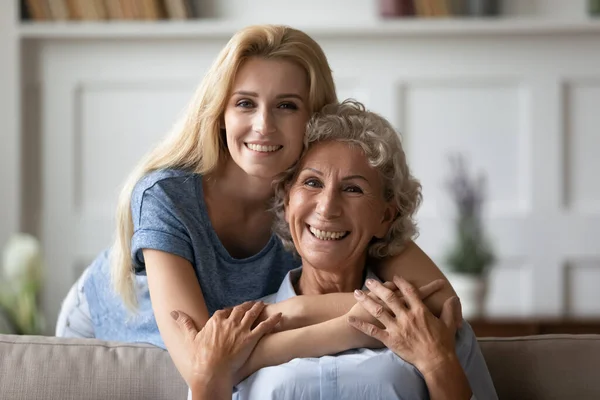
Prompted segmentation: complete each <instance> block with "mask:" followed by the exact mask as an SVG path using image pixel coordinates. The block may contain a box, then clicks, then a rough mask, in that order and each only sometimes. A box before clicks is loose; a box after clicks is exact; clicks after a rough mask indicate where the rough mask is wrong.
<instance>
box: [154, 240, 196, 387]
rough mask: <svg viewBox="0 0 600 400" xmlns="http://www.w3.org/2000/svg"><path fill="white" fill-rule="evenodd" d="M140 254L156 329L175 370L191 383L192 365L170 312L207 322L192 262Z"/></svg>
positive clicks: (171, 257)
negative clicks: (146, 277)
mask: <svg viewBox="0 0 600 400" xmlns="http://www.w3.org/2000/svg"><path fill="white" fill-rule="evenodd" d="M143 253H144V259H145V261H146V274H147V275H148V287H149V289H150V297H151V299H152V308H153V310H154V315H155V316H156V323H157V324H158V329H159V331H160V334H161V336H162V338H163V340H164V342H165V345H166V347H167V350H168V351H169V354H170V355H171V358H172V359H173V362H174V363H175V366H176V367H177V370H178V371H179V373H180V374H181V376H182V377H183V379H184V380H185V381H186V382H187V383H188V385H190V383H191V365H190V361H189V355H188V354H187V350H186V346H185V341H184V336H183V334H182V332H181V330H180V329H179V328H178V327H177V324H176V322H175V321H174V320H173V318H171V314H170V313H171V312H172V311H173V310H181V311H183V312H184V313H186V314H187V315H189V316H190V317H191V318H192V320H193V321H194V324H195V325H196V326H197V327H198V329H202V327H204V325H205V324H206V321H208V309H207V308H206V304H205V302H204V296H203V295H202V290H201V289H200V284H199V283H198V279H197V278H196V275H195V273H194V269H193V267H192V265H191V263H190V262H189V261H187V260H185V259H184V258H181V257H179V256H176V255H173V254H169V253H165V252H162V251H158V250H150V249H144V250H143Z"/></svg>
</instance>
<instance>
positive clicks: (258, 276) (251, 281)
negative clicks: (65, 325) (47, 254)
mask: <svg viewBox="0 0 600 400" xmlns="http://www.w3.org/2000/svg"><path fill="white" fill-rule="evenodd" d="M131 212H132V218H133V227H134V234H133V238H132V240H131V257H132V266H133V268H134V269H135V272H136V290H137V294H138V303H139V307H138V311H137V313H136V314H132V313H131V312H129V311H128V310H127V309H126V308H125V306H124V304H123V303H122V301H121V299H120V297H119V296H118V295H117V294H115V293H114V292H113V290H112V288H111V285H110V273H109V271H110V267H109V262H108V253H107V252H103V253H102V254H100V256H99V257H98V258H97V259H96V260H95V261H94V262H93V263H92V265H91V266H90V273H89V275H88V277H87V279H86V282H85V283H84V292H85V294H86V298H87V300H88V303H89V306H90V314H91V316H92V321H93V322H94V330H95V336H96V337H97V338H99V339H104V340H118V341H126V342H147V343H151V344H154V345H156V346H159V347H163V348H164V347H165V345H164V342H163V341H162V339H161V337H160V333H159V332H158V326H157V325H156V320H155V318H154V312H153V311H152V304H151V302H150V294H149V291H148V284H147V278H146V276H145V273H146V271H145V264H144V257H143V254H142V250H143V249H155V250H161V251H164V252H167V253H171V254H175V255H178V256H180V257H183V258H185V259H186V260H188V261H189V262H190V263H191V264H192V266H193V267H194V271H195V273H196V277H197V278H198V281H199V283H200V287H201V288H202V293H203V295H204V300H205V302H206V306H207V308H208V312H209V314H210V315H212V314H213V313H214V312H215V311H217V310H219V309H222V308H225V307H230V306H234V305H237V304H240V303H243V302H244V301H248V300H256V299H259V298H261V297H264V296H266V295H268V294H271V293H273V292H275V291H277V289H278V288H279V285H280V284H281V282H282V281H283V278H284V277H285V275H286V274H287V272H288V271H290V270H291V269H293V268H296V267H298V266H299V265H300V260H298V259H294V258H293V256H292V255H291V254H290V253H288V252H286V251H285V249H284V248H283V245H282V244H281V242H280V241H279V239H277V237H276V236H275V235H272V236H271V238H270V239H269V242H268V243H267V244H266V245H265V247H264V248H263V249H262V250H261V251H260V252H258V253H257V254H255V255H253V256H251V257H248V258H244V259H237V258H234V257H232V256H231V255H230V254H229V253H228V252H227V250H226V249H225V247H224V246H223V244H222V243H221V241H220V240H219V238H218V236H217V234H216V232H215V231H214V229H213V228H212V224H211V222H210V219H209V217H208V212H207V209H206V204H205V202H204V193H203V189H202V176H200V175H198V174H195V173H192V172H187V171H182V170H172V169H169V170H159V171H154V172H151V173H149V174H148V175H146V176H145V177H143V178H142V179H140V181H139V182H138V183H137V185H136V186H135V188H134V190H133V193H132V197H131Z"/></svg>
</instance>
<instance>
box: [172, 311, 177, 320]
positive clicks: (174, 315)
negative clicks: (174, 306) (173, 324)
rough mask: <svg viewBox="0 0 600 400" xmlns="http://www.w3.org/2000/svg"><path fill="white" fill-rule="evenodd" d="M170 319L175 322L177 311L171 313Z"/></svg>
mask: <svg viewBox="0 0 600 400" xmlns="http://www.w3.org/2000/svg"><path fill="white" fill-rule="evenodd" d="M171 318H173V319H174V320H175V321H177V318H179V313H178V312H177V311H171Z"/></svg>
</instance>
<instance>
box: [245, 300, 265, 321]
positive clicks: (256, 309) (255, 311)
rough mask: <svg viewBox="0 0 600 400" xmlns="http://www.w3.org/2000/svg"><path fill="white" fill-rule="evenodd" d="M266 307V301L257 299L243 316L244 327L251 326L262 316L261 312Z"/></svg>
mask: <svg viewBox="0 0 600 400" xmlns="http://www.w3.org/2000/svg"><path fill="white" fill-rule="evenodd" d="M264 308H265V303H263V302H262V301H257V302H256V303H254V304H253V305H252V307H251V308H250V309H249V310H248V311H246V314H245V315H244V317H243V318H242V326H243V327H248V328H249V327H251V326H252V325H254V322H256V319H257V318H258V317H259V316H260V313H261V312H262V310H263V309H264Z"/></svg>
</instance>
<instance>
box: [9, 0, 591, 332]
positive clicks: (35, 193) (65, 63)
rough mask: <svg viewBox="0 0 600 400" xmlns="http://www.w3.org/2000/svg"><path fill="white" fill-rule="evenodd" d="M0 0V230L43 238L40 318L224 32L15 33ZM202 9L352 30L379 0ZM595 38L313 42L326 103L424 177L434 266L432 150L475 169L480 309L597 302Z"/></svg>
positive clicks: (436, 199)
mask: <svg viewBox="0 0 600 400" xmlns="http://www.w3.org/2000/svg"><path fill="white" fill-rule="evenodd" d="M6 4H7V3H3V4H0V15H2V16H3V18H1V19H0V21H1V22H0V23H1V25H0V33H2V35H0V51H1V52H2V53H3V56H6V62H4V59H3V62H2V63H0V69H1V70H0V72H2V73H1V74H0V89H2V90H1V91H0V106H2V107H0V117H2V118H0V127H1V128H2V132H1V133H0V135H2V136H0V137H2V144H3V146H0V163H3V164H2V165H1V166H3V167H4V168H2V169H1V170H0V187H1V188H3V189H5V188H7V190H5V191H4V190H3V191H0V202H1V203H0V206H1V207H0V217H1V219H0V221H1V222H2V223H1V224H0V239H2V238H6V237H7V236H8V234H9V233H10V232H14V231H15V230H17V229H19V228H21V229H23V228H26V229H28V230H31V231H34V232H36V233H38V234H39V236H40V237H41V239H42V240H43V243H44V249H45V253H46V256H47V261H48V272H47V280H48V285H47V288H46V291H45V293H44V306H45V311H46V315H47V317H48V319H49V320H50V321H52V320H53V319H54V317H55V316H56V313H57V311H58V307H59V304H60V300H61V299H62V297H63V296H64V294H65V293H66V291H67V289H68V287H69V285H70V284H71V282H73V280H74V279H75V278H76V277H77V275H78V273H79V272H80V271H81V269H82V268H84V267H85V266H86V265H87V264H88V263H89V262H90V260H91V259H92V258H93V257H94V256H95V255H96V253H97V252H98V251H99V250H100V249H102V248H103V247H105V246H106V245H108V244H109V243H110V238H111V235H112V229H113V219H112V216H113V212H114V206H115V201H116V194H117V191H118V187H119V185H120V184H121V182H122V181H123V178H124V177H125V175H126V174H127V173H128V172H129V170H130V169H131V167H132V166H133V164H134V163H135V161H136V160H137V159H138V158H139V157H140V156H141V154H142V153H143V152H144V151H145V150H146V149H148V148H149V147H150V146H151V145H152V143H154V142H155V141H156V140H158V139H159V138H160V137H161V136H162V134H163V133H164V132H165V131H166V130H167V128H168V127H169V126H170V124H171V123H172V121H173V120H174V119H175V117H176V115H177V113H178V112H180V110H181V109H182V107H183V105H184V104H185V102H186V101H187V99H188V98H189V96H190V95H191V92H192V90H193V88H194V87H195V85H196V84H197V82H198V81H199V79H200V77H201V75H202V73H203V71H205V70H206V68H207V67H208V65H209V63H210V62H211V60H212V59H213V58H214V56H215V55H216V54H217V52H218V50H219V49H220V48H221V47H222V46H223V44H224V43H225V41H226V38H225V37H221V36H218V35H217V36H210V35H207V36H202V35H197V36H194V35H191V36H190V37H187V38H177V37H172V38H168V39H167V38H160V37H158V38H154V39H152V38H141V39H137V40H132V39H123V38H117V39H116V40H115V39H114V38H105V39H102V38H100V39H85V38H84V37H83V36H82V37H78V36H76V35H74V36H71V37H70V39H52V38H42V39H31V38H28V39H22V38H20V37H19V31H18V29H17V28H16V27H15V26H14V25H12V24H11V18H6V15H7V14H5V13H4V12H2V11H8V12H10V13H13V12H14V11H15V10H14V9H12V10H11V9H10V8H11V7H8V6H6ZM215 4H219V6H218V8H213V12H214V13H215V15H217V16H222V17H226V18H230V19H243V20H244V22H243V23H251V22H259V21H271V22H274V21H277V22H284V23H291V24H295V23H298V24H301V25H303V26H310V25H315V26H316V25H324V24H325V25H327V21H330V22H331V23H332V24H335V23H339V22H340V14H342V13H343V15H344V20H345V21H350V22H352V21H356V22H357V24H359V22H360V23H364V22H365V21H369V20H372V21H375V15H376V11H375V7H374V5H375V2H367V1H364V0H350V1H342V0H330V1H328V2H323V4H324V5H320V4H321V2H320V1H317V0H310V1H309V0H307V1H305V2H303V3H302V4H303V7H300V6H298V5H294V4H293V3H292V2H275V1H272V0H256V1H254V2H246V1H241V0H240V1H235V0H223V1H222V2H220V3H215ZM282 4H283V5H282ZM311 4H312V5H314V7H312V8H311V7H309V6H310V5H311ZM317 5H319V7H320V8H318V7H317ZM567 5H568V7H567ZM1 7H3V8H1ZM291 7H296V8H294V9H292V8H291ZM323 7H327V9H324V8H323ZM506 8H507V10H508V11H509V12H510V13H519V15H534V16H537V17H540V18H552V19H557V18H559V17H561V18H566V19H571V18H572V19H576V18H577V17H582V16H583V15H585V2H584V1H572V2H561V1H556V0H554V1H551V0H546V1H537V2H525V1H516V0H513V1H509V2H507V4H506ZM315 9H319V10H320V11H321V12H319V13H315V11H314V10H315ZM13 22H14V21H13ZM4 33H6V35H4ZM309 33H310V32H309ZM599 37H600V33H598V31H595V33H594V32H591V33H587V34H581V35H570V34H562V33H559V32H556V33H552V32H550V33H547V34H544V35H537V34H535V35H529V34H527V33H523V34H519V35H499V36H496V35H494V34H486V35H481V36H478V35H477V34H473V35H469V34H461V35H438V34H430V35H420V34H416V35H411V36H402V35H401V34H389V35H378V36H368V35H361V32H360V31H357V32H356V33H355V34H353V35H352V37H351V38H350V37H345V36H343V35H338V36H335V37H331V36H329V37H316V39H317V40H318V41H319V42H320V43H321V44H322V46H323V47H324V49H325V51H326V53H327V54H328V57H329V59H330V62H331V64H332V67H333V69H334V71H335V74H336V81H337V84H338V88H339V95H340V97H341V98H344V97H349V96H352V97H356V98H358V99H360V100H362V101H364V102H365V103H366V104H367V105H368V106H369V107H371V108H373V109H374V110H376V111H379V112H381V113H382V114H383V115H385V116H387V117H388V118H390V119H391V120H392V122H393V123H394V124H395V125H396V126H397V127H398V128H399V130H400V131H401V132H402V133H403V135H404V138H405V143H406V146H407V153H408V156H409V159H410V162H411V165H412V166H413V168H414V170H415V174H416V175H417V176H418V177H419V178H420V179H421V180H422V182H423V184H424V187H425V189H424V193H425V203H424V205H423V208H422V210H421V212H420V214H419V221H420V225H421V231H422V235H421V237H420V238H419V240H418V242H419V244H420V245H421V246H423V248H424V249H425V250H426V251H427V253H428V254H430V255H431V256H432V257H433V258H434V260H435V261H437V262H438V263H440V264H442V262H443V259H442V254H443V249H444V247H445V245H446V244H447V243H448V241H449V239H450V237H451V236H450V220H449V218H450V216H451V211H450V210H451V209H450V205H449V204H448V201H447V199H446V196H445V194H444V193H443V192H442V190H441V188H440V181H441V179H442V175H443V173H444V171H445V164H444V163H443V161H444V159H445V155H446V153H447V152H448V151H449V150H461V151H464V152H466V153H468V154H469V155H470V156H471V157H472V160H473V163H474V166H475V167H477V168H483V169H485V170H486V171H487V172H488V174H489V179H490V198H489V207H488V208H487V214H486V215H487V220H488V227H489V231H490V234H491V236H492V238H493V239H494V241H495V243H496V246H497V250H498V257H499V261H500V262H499V264H498V266H497V268H496V269H494V272H493V276H492V278H493V286H492V288H491V292H490V298H489V304H488V312H490V313H491V314H496V315H514V314H520V315H563V314H567V315H575V316H586V315H599V314H600V297H599V295H598V291H597V289H596V288H597V287H598V284H600V248H598V246H597V238H598V237H600V230H599V229H600V228H599V227H600V224H599V222H600V218H599V215H600V206H598V204H600V186H598V183H597V179H596V171H598V170H599V169H600V165H598V162H597V161H596V160H597V159H596V153H597V150H598V149H599V148H600V143H599V142H598V139H597V138H598V137H600V136H599V135H598V126H600V120H599V119H598V113H597V112H596V110H597V104H600V74H599V73H598V71H600V41H599V40H598V39H599ZM19 51H22V52H23V63H22V64H20V59H19V58H18V57H17V54H18V53H19ZM19 65H20V68H18V67H17V66H19ZM21 74H22V81H21V82H22V84H23V90H22V91H21V90H20V87H21V86H20V85H19V84H18V82H19V79H20V75H21ZM21 96H23V97H24V100H25V103H24V104H25V107H24V108H23V114H22V115H21V111H20V104H19V101H20V97H21ZM21 118H23V130H22V132H21V129H20V125H21V122H20V121H21ZM21 140H23V144H24V146H25V147H24V153H23V154H24V160H23V166H24V170H21V169H20V165H21V159H20V152H19V150H20V148H19V143H20V142H21ZM21 176H22V177H23V180H20V177H21ZM21 187H23V188H24V191H23V193H24V196H23V198H22V199H21V198H20V196H19V193H20V189H21ZM21 210H23V212H21Z"/></svg>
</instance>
